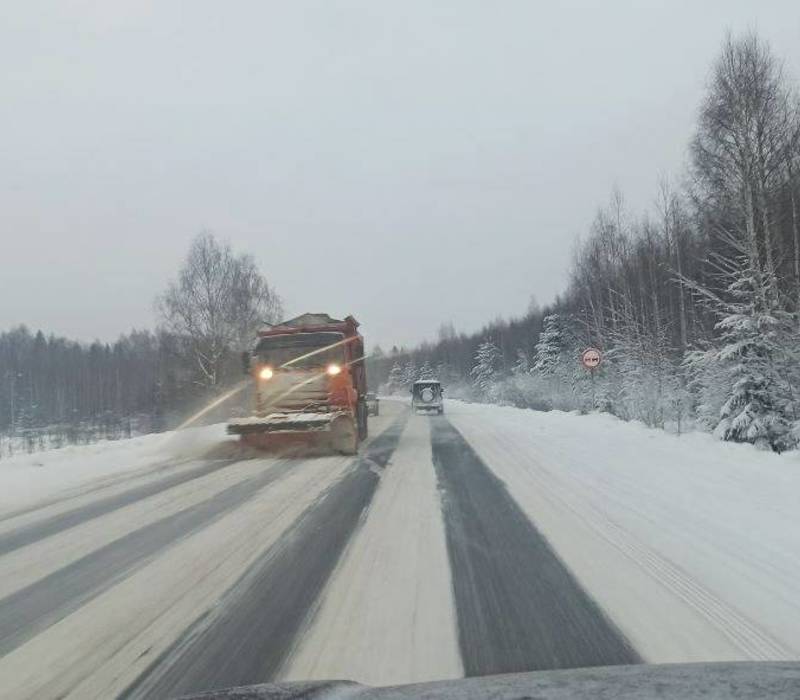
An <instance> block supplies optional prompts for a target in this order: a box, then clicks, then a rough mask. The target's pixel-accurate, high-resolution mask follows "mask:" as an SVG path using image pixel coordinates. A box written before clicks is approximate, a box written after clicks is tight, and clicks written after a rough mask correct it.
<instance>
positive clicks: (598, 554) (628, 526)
mask: <svg viewBox="0 0 800 700" xmlns="http://www.w3.org/2000/svg"><path fill="white" fill-rule="evenodd" d="M447 411H448V417H449V418H450V420H451V421H452V422H453V424H454V425H455V426H456V427H457V428H458V429H459V430H460V431H461V432H462V434H463V435H464V436H465V437H466V439H467V440H468V441H469V442H470V444H472V445H473V447H474V448H475V449H476V451H477V452H478V453H479V455H480V456H481V457H482V458H483V459H484V461H485V462H486V463H487V464H488V465H490V466H491V468H492V469H493V470H494V471H495V472H496V473H497V474H498V476H499V477H500V478H501V479H503V480H504V481H505V483H506V485H507V487H508V488H509V491H510V492H511V494H512V495H513V496H514V498H515V499H517V501H518V502H519V503H520V505H521V507H522V508H523V509H524V510H525V511H526V512H527V513H528V515H529V517H531V519H532V520H533V521H534V522H535V523H536V525H537V526H538V527H539V528H540V529H541V530H542V531H543V533H544V534H545V535H546V536H547V537H548V539H549V540H550V541H551V543H552V544H553V546H554V547H555V549H556V551H557V552H558V553H559V555H560V556H561V557H562V558H563V559H564V561H565V562H566V563H567V565H568V566H569V567H570V568H571V569H572V570H573V572H574V573H575V574H576V576H577V577H578V578H579V580H581V582H582V583H583V584H584V586H585V587H586V588H587V589H588V590H589V592H590V593H591V594H592V595H593V596H594V597H595V598H596V599H597V600H598V602H599V603H600V604H601V605H602V606H603V607H604V608H605V609H606V611H607V612H608V614H609V615H610V616H611V617H612V619H613V620H614V621H615V622H616V623H617V624H618V625H620V627H621V628H622V629H623V631H624V632H625V633H626V634H627V635H628V636H629V638H630V639H631V641H632V642H633V643H634V645H635V646H636V647H637V649H638V650H639V651H640V652H641V653H643V654H644V656H645V658H646V659H647V660H648V661H656V662H659V661H693V660H706V661H709V660H735V659H765V658H766V659H778V658H798V657H800V583H799V582H800V556H798V552H800V515H799V513H800V509H798V502H799V501H798V494H799V493H800V454H798V453H796V452H794V453H787V454H784V455H776V454H773V453H770V452H761V451H758V450H756V449H755V448H753V447H752V446H750V445H740V444H732V443H720V442H718V441H717V440H715V439H714V438H713V437H712V436H710V435H707V434H703V433H691V434H684V435H682V436H676V435H670V434H668V433H665V432H663V431H661V430H656V429H648V428H646V427H644V426H643V425H641V424H637V423H625V422H623V421H620V420H618V419H616V418H613V417H611V416H609V415H603V414H596V415H589V416H578V415H574V414H568V413H563V412H559V411H552V412H549V413H543V412H536V411H530V410H524V409H516V408H506V407H497V406H485V405H477V404H465V403H459V402H455V401H451V402H449V403H448V404H447Z"/></svg>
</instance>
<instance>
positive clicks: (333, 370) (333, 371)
mask: <svg viewBox="0 0 800 700" xmlns="http://www.w3.org/2000/svg"><path fill="white" fill-rule="evenodd" d="M325 371H326V372H327V373H328V374H330V375H331V377H333V376H335V375H337V374H339V372H341V371H342V368H341V367H340V366H339V365H336V364H333V365H328V369H327V370H325Z"/></svg>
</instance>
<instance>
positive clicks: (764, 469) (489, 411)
mask: <svg viewBox="0 0 800 700" xmlns="http://www.w3.org/2000/svg"><path fill="white" fill-rule="evenodd" d="M446 409H447V413H446V415H445V416H444V417H438V416H434V417H429V416H413V415H409V409H408V406H407V403H406V402H403V401H400V402H397V401H390V400H386V401H383V402H382V404H381V416H380V417H379V418H376V419H372V421H371V438H370V442H369V443H368V444H367V445H366V446H365V447H364V448H362V450H361V456H360V458H358V459H353V458H344V457H336V456H333V457H315V458H292V459H281V458H280V457H278V456H274V455H273V456H269V455H253V454H245V453H236V452H235V451H230V450H227V451H225V450H223V451H220V450H215V449H212V448H214V447H217V446H219V445H220V444H222V443H225V444H229V440H228V438H227V437H226V436H225V434H224V429H223V427H222V426H211V427H206V428H200V429H196V430H191V431H182V432H180V433H175V434H162V435H154V436H148V437H144V438H135V439H132V440H125V441H118V442H113V443H105V444H100V445H96V446H91V447H81V448H74V447H73V448H65V449H62V450H56V451H50V452H43V453H39V454H36V455H32V456H21V457H16V458H14V459H13V460H8V461H5V462H3V463H0V499H1V500H0V688H2V689H3V693H0V694H3V696H4V697H11V698H28V697H30V698H33V697H36V698H48V697H72V698H92V697H96V698H108V697H115V696H116V695H117V694H119V693H122V692H123V691H125V690H126V689H132V692H133V695H132V697H166V696H169V695H177V694H181V693H184V692H187V691H191V690H197V689H203V688H211V687H218V686H219V685H220V684H223V685H234V684H241V683H250V682H256V681H260V680H268V679H272V678H278V679H301V678H349V679H353V680H356V681H361V682H365V683H370V684H379V685H380V684H388V683H403V682H413V681H422V680H429V679H439V678H453V677H458V676H460V675H462V674H464V673H465V672H466V671H468V670H469V669H473V672H474V669H476V668H478V669H488V670H489V671H491V670H492V669H493V668H500V669H501V670H508V668H507V667H506V666H503V665H502V662H503V660H504V659H505V658H506V657H511V656H514V657H515V659H516V661H514V663H512V664H511V668H512V669H518V670H523V669H525V668H549V667H568V666H575V665H602V664H605V663H609V658H610V659H611V661H610V662H611V663H629V662H631V660H633V661H635V660H638V659H642V660H644V661H651V662H670V661H697V660H703V661H712V660H713V661H719V660H735V659H753V660H758V659H797V658H800V584H798V582H800V556H798V552H800V517H798V508H797V503H798V493H800V455H798V454H786V455H782V456H777V455H774V454H771V453H764V452H759V451H757V450H755V449H753V448H751V447H749V446H741V445H731V444H724V443H720V442H718V441H716V440H714V439H713V438H712V437H710V436H708V435H705V434H684V435H682V436H674V435H669V434H667V433H665V432H663V431H658V430H649V429H647V428H645V427H643V426H641V425H637V424H633V423H624V422H621V421H618V420H616V419H613V418H611V417H609V416H604V415H590V416H577V415H571V414H565V413H559V412H551V413H538V412H534V411H527V410H521V409H514V408H502V407H495V406H483V405H476V404H466V403H460V402H457V401H448V402H447V403H446ZM451 425H452V426H453V427H454V428H455V429H456V430H457V431H458V433H455V432H454V431H453V430H452V428H451V427H450V426H451ZM462 487H463V488H462ZM509 496H510V498H509ZM531 523H532V525H533V528H531ZM526 528H528V529H526ZM537 533H538V534H537ZM541 536H544V537H545V538H546V542H547V543H549V547H550V548H552V550H553V551H554V552H555V554H556V557H555V558H553V557H552V556H551V555H550V556H549V558H548V555H547V552H546V551H544V550H546V549H547V544H546V543H545V544H544V545H542V542H544V540H542V538H541ZM528 538H529V539H528ZM536 538H539V539H538V541H534V540H536ZM467 539H468V541H465V540H467ZM556 569H558V570H559V571H556ZM561 570H563V571H561ZM553 576H557V577H558V576H560V577H561V578H553ZM565 577H566V578H565ZM567 579H569V580H567ZM554 581H556V582H563V583H564V584H565V585H566V584H569V585H572V584H571V583H570V581H575V582H577V583H576V584H575V585H576V586H577V587H578V588H577V590H578V591H580V590H582V591H584V592H585V594H586V595H587V596H588V598H586V600H584V599H582V598H581V596H580V594H579V593H574V592H573V593H571V594H569V595H567V593H566V588H562V587H561V585H560V583H556V584H554V583H553V582H554ZM554 596H555V599H554ZM559 596H562V597H561V598H559ZM554 600H555V602H554ZM559 600H562V601H563V603H559ZM587 601H588V602H587ZM587 634H588V635H590V636H591V637H592V640H593V641H591V643H590V644H586V643H585V642H586V639H587V638H588V637H587V636H586V635H587ZM615 640H616V641H615ZM620 640H621V641H620ZM556 642H557V643H556ZM615 644H616V645H617V646H614V645H615ZM620 644H622V646H620ZM625 644H629V645H630V646H629V647H626V646H625ZM573 645H574V646H573ZM612 647H613V648H614V649H616V650H617V651H614V652H613V653H612V652H610V651H609V650H610V649H612ZM543 649H544V650H546V651H545V653H543V654H540V651H541V650H543ZM626 649H630V652H628V651H626ZM520 650H522V651H520ZM526 650H527V651H526ZM529 652H530V657H527V656H526V654H527V653H529ZM609 654H612V655H611V656H609ZM542 657H543V659H544V660H542ZM42 659H46V660H47V663H46V664H43V663H42ZM626 659H627V660H626ZM498 660H499V662H501V665H500V666H494V665H493V664H496V663H498ZM153 664H155V665H153Z"/></svg>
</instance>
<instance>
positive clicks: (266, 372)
mask: <svg viewBox="0 0 800 700" xmlns="http://www.w3.org/2000/svg"><path fill="white" fill-rule="evenodd" d="M273 374H275V373H274V372H273V371H272V367H262V368H261V369H260V370H259V372H258V378H259V379H263V380H265V381H266V380H267V379H272V375H273Z"/></svg>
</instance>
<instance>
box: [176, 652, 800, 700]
mask: <svg viewBox="0 0 800 700" xmlns="http://www.w3.org/2000/svg"><path fill="white" fill-rule="evenodd" d="M184 697H185V698H191V699H192V700H201V699H202V700H344V699H348V700H349V699H350V698H354V699H356V700H410V699H411V698H420V699H422V700H450V699H451V698H452V699H453V700H455V699H459V700H464V699H465V700H473V699H474V700H478V698H492V700H514V699H519V700H522V699H523V698H527V699H532V698H535V699H536V700H573V699H577V698H581V699H583V698H586V699H591V700H650V699H655V698H658V699H659V700H673V699H674V700H679V699H680V700H695V699H696V700H700V699H701V698H702V700H716V699H717V698H719V699H720V700H722V699H723V698H725V699H726V700H727V698H732V697H735V698H737V700H750V699H751V698H752V699H753V700H755V699H756V698H759V699H760V698H771V699H780V700H783V699H784V698H785V699H786V700H789V699H791V700H797V698H798V697H800V662H764V661H761V662H737V663H703V664H665V665H646V664H643V665H637V666H606V667H602V668H584V669H571V670H564V671H538V672H532V673H512V674H505V675H500V676H483V677H480V678H465V679H459V680H451V681H435V682H431V683H415V684H412V685H399V686H386V687H381V688H373V687H369V686H364V685H359V684H358V683H352V682H350V681H323V682H313V683H312V682H298V683H266V684H263V685H252V686H243V687H240V688H230V689H227V690H216V691H210V692H206V693H201V694H199V695H190V696H184Z"/></svg>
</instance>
